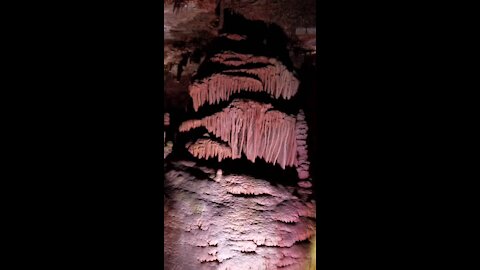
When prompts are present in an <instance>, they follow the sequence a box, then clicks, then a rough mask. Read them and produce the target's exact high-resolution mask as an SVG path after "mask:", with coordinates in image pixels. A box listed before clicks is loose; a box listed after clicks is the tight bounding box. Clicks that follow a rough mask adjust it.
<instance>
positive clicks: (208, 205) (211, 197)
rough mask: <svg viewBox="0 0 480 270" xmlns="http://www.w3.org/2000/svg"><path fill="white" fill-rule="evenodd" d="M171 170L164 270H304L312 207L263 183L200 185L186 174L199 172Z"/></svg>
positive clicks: (244, 179)
mask: <svg viewBox="0 0 480 270" xmlns="http://www.w3.org/2000/svg"><path fill="white" fill-rule="evenodd" d="M172 165H173V169H172V170H170V171H168V172H167V173H166V178H165V190H166V199H165V209H164V210H165V211H164V222H165V224H164V225H165V230H164V239H165V240H164V241H165V242H164V247H165V256H164V258H165V269H184V270H189V269H192V270H193V269H230V270H244V269H277V268H280V267H281V268H282V269H298V270H300V269H306V267H307V266H308V265H307V264H308V262H309V261H310V257H309V256H310V253H309V249H310V248H311V243H310V241H309V240H311V239H312V238H313V237H314V235H315V204H314V203H313V202H308V201H304V200H302V199H300V198H298V197H296V196H294V195H292V189H291V188H288V187H285V186H282V185H272V184H270V183H269V182H268V181H265V180H262V179H257V178H253V177H249V176H245V175H221V176H218V177H215V178H207V179H198V178H196V177H195V176H194V175H193V174H191V172H190V171H191V170H197V171H199V172H202V171H204V170H203V169H202V168H201V167H197V166H195V165H194V166H184V165H182V164H181V163H180V162H178V163H172ZM187 170H189V171H187ZM205 173H206V172H205Z"/></svg>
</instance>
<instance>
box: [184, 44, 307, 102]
mask: <svg viewBox="0 0 480 270" xmlns="http://www.w3.org/2000/svg"><path fill="white" fill-rule="evenodd" d="M210 61H211V62H217V63H222V64H224V65H227V66H230V67H239V66H241V65H245V64H248V63H256V64H264V66H263V67H257V68H250V69H246V68H243V69H242V68H240V69H235V68H233V69H228V70H225V71H223V72H222V73H217V74H214V75H213V76H211V77H208V78H205V79H203V80H201V81H197V82H195V83H193V84H192V85H191V86H190V87H189V93H190V96H191V97H192V99H193V107H194V109H195V111H197V110H198V108H199V107H200V106H202V105H203V104H205V103H208V104H218V103H219V102H220V101H222V100H223V101H225V100H228V99H229V98H230V96H231V95H232V94H234V93H238V92H240V91H249V92H267V93H268V94H270V95H271V96H272V97H273V98H276V99H278V98H280V97H282V98H284V99H290V98H291V97H292V96H294V95H295V94H296V93H297V90H298V86H299V81H298V80H297V79H296V78H295V76H294V75H293V74H292V73H291V72H290V71H289V70H288V69H287V68H286V67H285V66H284V65H282V64H281V63H280V62H279V61H277V60H276V59H273V58H267V57H263V56H253V55H245V54H238V53H232V52H225V53H221V54H217V55H215V56H213V57H212V58H211V59H210ZM239 72H240V73H245V74H248V75H254V76H256V77H258V78H259V79H258V80H257V79H254V78H252V77H246V76H239V75H237V74H238V73H239Z"/></svg>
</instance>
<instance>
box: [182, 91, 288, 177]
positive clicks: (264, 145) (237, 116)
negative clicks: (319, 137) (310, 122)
mask: <svg viewBox="0 0 480 270" xmlns="http://www.w3.org/2000/svg"><path fill="white" fill-rule="evenodd" d="M272 108H273V107H272V105H270V104H264V103H259V102H255V101H251V100H244V99H235V100H233V101H232V103H230V105H229V106H228V107H227V108H225V109H223V110H222V111H221V112H218V113H215V114H213V115H211V116H207V117H205V118H203V119H200V120H188V121H186V122H183V123H182V124H181V125H180V128H179V130H180V131H181V132H185V131H188V130H190V129H193V128H197V127H200V126H204V127H205V128H206V129H207V130H208V131H209V132H211V133H213V134H215V135H216V136H217V137H219V138H220V139H222V140H223V141H225V142H227V143H228V145H229V146H230V147H231V151H232V159H238V158H240V157H241V154H242V153H244V154H245V156H246V157H247V159H248V160H250V161H252V162H255V159H256V158H257V157H259V158H262V159H264V160H265V161H266V162H269V163H272V164H277V163H278V164H279V165H280V166H281V167H282V168H283V169H285V167H286V166H296V165H297V157H296V155H297V144H296V140H295V138H296V136H295V122H296V119H295V118H294V117H292V116H289V115H287V114H285V113H283V112H280V111H275V110H270V109H272Z"/></svg>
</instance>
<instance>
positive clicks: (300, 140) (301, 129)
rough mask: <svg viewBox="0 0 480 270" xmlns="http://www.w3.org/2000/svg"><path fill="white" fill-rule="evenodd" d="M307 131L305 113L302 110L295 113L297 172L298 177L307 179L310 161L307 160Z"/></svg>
mask: <svg viewBox="0 0 480 270" xmlns="http://www.w3.org/2000/svg"><path fill="white" fill-rule="evenodd" d="M307 132H308V126H307V122H306V121H305V114H304V113H303V111H302V110H300V112H299V113H298V114H297V122H296V125H295V135H296V141H297V160H298V166H297V172H298V178H300V179H307V178H309V177H310V174H309V167H310V162H309V161H308V150H307Z"/></svg>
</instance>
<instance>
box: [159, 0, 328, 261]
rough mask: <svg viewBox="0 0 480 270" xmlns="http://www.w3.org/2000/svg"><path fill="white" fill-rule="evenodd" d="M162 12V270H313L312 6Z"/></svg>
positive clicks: (225, 4)
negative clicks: (163, 17) (163, 173)
mask: <svg viewBox="0 0 480 270" xmlns="http://www.w3.org/2000/svg"><path fill="white" fill-rule="evenodd" d="M164 6H165V9H164V14H165V20H164V39H165V46H164V54H165V60H164V79H165V82H164V97H165V99H164V100H165V103H164V105H165V111H164V127H165V133H164V149H165V152H164V153H165V154H164V167H165V183H164V186H165V191H164V192H165V194H164V268H165V269H186V270H188V269H230V270H236V269H238V270H240V269H316V268H315V267H316V262H315V258H316V257H315V254H314V253H315V249H316V247H315V245H316V237H315V235H316V202H315V199H314V195H315V194H314V187H315V183H316V182H318V181H319V179H318V172H317V171H318V164H317V163H315V160H314V158H313V157H314V155H315V151H314V149H316V138H317V135H318V127H317V126H316V124H315V120H316V118H317V114H316V107H315V103H314V100H315V96H316V94H315V92H316V91H317V89H315V78H314V76H312V74H314V71H315V68H316V67H315V61H316V60H315V57H316V46H315V31H314V30H315V1H302V2H298V1H287V0H278V1H273V0H264V1H262V0H258V1H243V0H238V1H229V0H204V1H200V0H198V1H187V0H183V1H164ZM312 29H313V30H312Z"/></svg>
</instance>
